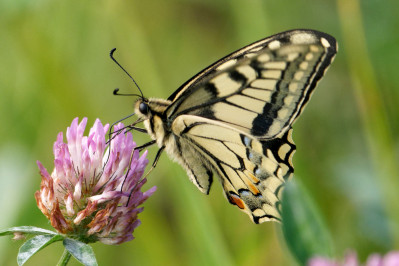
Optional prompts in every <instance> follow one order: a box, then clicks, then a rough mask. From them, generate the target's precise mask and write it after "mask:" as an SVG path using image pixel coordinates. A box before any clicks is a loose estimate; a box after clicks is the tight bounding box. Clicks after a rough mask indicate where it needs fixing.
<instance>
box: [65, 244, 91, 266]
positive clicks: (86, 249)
mask: <svg viewBox="0 0 399 266" xmlns="http://www.w3.org/2000/svg"><path fill="white" fill-rule="evenodd" d="M63 244H64V247H65V248H66V249H67V250H68V251H69V253H71V255H72V256H73V257H74V258H75V259H77V260H78V261H79V262H80V263H82V264H84V265H86V266H95V265H98V264H97V260H96V256H95V254H94V251H93V249H92V248H91V247H90V246H89V245H87V244H85V243H83V242H80V241H78V240H75V239H71V238H65V239H64V241H63Z"/></svg>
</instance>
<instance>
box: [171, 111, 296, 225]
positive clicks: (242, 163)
mask: <svg viewBox="0 0 399 266" xmlns="http://www.w3.org/2000/svg"><path fill="white" fill-rule="evenodd" d="M172 131H173V134H175V135H176V137H177V138H178V139H179V141H184V142H185V143H189V146H190V148H191V149H193V150H196V151H197V153H198V157H200V158H203V159H201V160H204V159H205V161H207V162H208V164H207V165H208V167H209V168H210V169H212V170H213V171H215V172H216V173H217V174H218V175H219V177H220V181H221V183H222V185H223V189H224V192H225V195H226V197H227V199H228V201H229V202H230V203H231V204H234V205H237V206H238V207H239V208H240V209H241V210H242V211H244V212H246V213H247V214H248V215H249V216H250V217H251V219H252V220H253V221H254V222H255V223H261V222H265V221H270V220H274V221H280V210H279V204H280V196H281V195H280V194H281V188H282V185H283V184H284V182H285V181H286V179H287V178H289V177H290V175H291V174H292V172H293V168H292V164H291V158H292V155H293V153H294V151H295V145H294V143H293V142H292V140H291V137H290V134H291V131H287V132H286V133H284V134H283V135H281V136H277V137H276V138H275V139H273V140H268V141H259V140H257V139H256V138H253V137H252V136H250V135H248V134H246V133H245V132H240V131H238V130H237V129H235V128H234V127H230V126H228V125H226V124H224V123H221V122H218V121H213V120H210V119H206V118H201V117H198V116H191V115H181V116H179V117H177V118H176V119H175V121H174V122H173V124H172ZM193 164H195V162H193ZM189 167H190V166H189ZM191 167H193V166H191ZM200 182H201V181H198V182H194V183H200Z"/></svg>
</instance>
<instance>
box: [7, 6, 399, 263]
mask: <svg viewBox="0 0 399 266" xmlns="http://www.w3.org/2000/svg"><path fill="white" fill-rule="evenodd" d="M395 10H399V2H398V1H394V0H388V1H383V2H382V1H377V0H364V1H360V0H336V1H333V0H324V1H320V0H304V1H294V0H280V1H261V0H247V1H244V0H202V1H200V0H169V1H165V0H148V1H140V0H124V1H121V0H115V1H105V0H98V1H77V0H69V1H62V0H61V1H49V0H36V1H28V0H2V1H1V2H0V48H1V49H0V108H1V112H0V118H1V119H0V121H1V127H0V210H1V218H0V228H7V227H11V226H17V225H34V226H39V227H44V228H47V229H51V227H50V225H49V223H48V222H47V220H46V218H45V217H44V216H43V215H42V213H41V212H40V211H39V210H38V208H37V207H36V203H35V200H34V196H33V194H34V192H35V191H36V190H38V189H39V186H40V175H39V174H38V169H37V166H36V163H35V162H36V160H40V161H41V162H43V164H44V165H45V166H46V167H47V168H48V169H49V171H51V169H52V165H53V163H52V161H53V155H52V145H53V142H54V141H55V138H56V135H57V133H58V132H60V131H65V130H66V127H67V126H68V125H70V123H71V121H72V119H73V118H74V117H77V116H78V117H80V118H82V117H84V116H87V117H88V118H89V123H88V125H92V124H93V123H94V120H95V118H97V117H98V118H100V119H101V121H103V122H104V123H112V122H114V121H116V120H118V119H120V118H122V117H124V116H126V115H128V114H130V113H131V112H132V107H133V98H131V97H117V96H112V91H113V89H114V88H117V87H118V88H121V91H122V92H134V93H137V91H135V90H136V89H135V88H134V86H133V84H132V83H131V81H130V80H129V79H128V78H127V77H126V75H125V74H124V73H123V72H122V71H121V70H120V69H118V68H117V67H116V65H115V64H114V63H113V62H112V61H111V60H110V59H109V56H108V52H109V51H110V49H111V48H114V47H117V49H118V50H117V52H116V57H117V58H118V59H119V61H120V63H121V64H122V65H123V66H125V67H126V69H127V70H128V71H129V72H130V73H131V74H132V75H133V76H134V78H135V79H136V81H137V82H138V83H139V84H140V86H141V88H142V90H143V92H144V94H145V96H146V97H162V98H166V97H168V95H170V94H171V93H172V92H173V91H174V90H175V89H177V88H178V87H179V86H180V85H181V84H182V83H183V82H185V81H186V80H187V79H189V78H190V77H191V76H193V75H194V74H196V73H197V72H198V71H200V70H201V69H202V68H204V67H206V66H208V65H209V64H211V63H213V62H214V61H216V60H217V59H219V58H221V57H223V56H225V55H227V54H228V53H230V52H232V51H234V50H236V49H238V48H241V47H242V46H244V45H247V44H249V43H251V42H254V41H256V40H259V39H262V38H264V37H267V36H269V35H272V34H275V33H277V32H281V31H285V30H288V29H294V28H310V29H317V30H320V31H324V32H327V33H329V34H331V35H333V36H334V37H335V38H336V39H337V40H338V43H339V52H338V55H337V57H336V59H335V62H334V63H333V65H332V67H331V68H330V69H329V71H328V72H327V75H326V76H325V78H324V79H323V80H322V81H321V82H320V84H319V86H318V88H317V90H316V92H315V94H314V96H313V97H312V100H311V101H310V103H309V105H308V107H307V109H306V111H305V112H304V113H303V115H302V117H301V118H300V119H299V121H298V122H297V123H296V124H295V125H294V135H293V137H294V140H295V142H296V144H297V153H296V155H295V157H294V164H295V167H296V177H295V178H296V179H297V180H300V181H301V183H303V185H304V187H306V189H307V191H308V194H309V197H311V198H312V199H313V200H314V203H315V204H316V206H317V207H318V209H319V210H320V213H321V215H322V217H323V219H324V221H325V222H326V225H327V228H328V229H329V230H330V231H331V234H332V236H333V243H334V249H335V254H336V255H337V256H338V257H342V256H343V255H344V254H345V253H346V252H347V251H348V250H354V251H357V252H358V254H359V257H360V258H361V260H365V258H366V257H367V256H368V255H369V254H370V253H373V252H379V253H386V252H387V251H389V250H392V249H398V248H399V234H398V228H399V227H398V226H399V196H398V193H397V191H398V188H399V179H398V177H399V176H398V151H399V139H398V135H399V134H398V133H399V112H398V104H399V90H398V88H399V75H398V74H397V71H398V66H399V65H398V62H399V49H398V48H399V30H398V29H399V19H398V17H397V13H395ZM134 134H135V140H136V141H137V142H138V143H144V142H145V141H146V140H148V137H146V136H144V135H143V134H141V133H134ZM156 150H157V149H156V148H155V147H153V148H151V149H150V158H153V157H154V155H155V152H156ZM150 160H151V159H150ZM154 185H156V186H157V187H158V190H157V192H156V193H155V194H154V196H152V197H151V198H150V199H149V200H148V201H147V202H146V203H145V205H144V206H145V211H144V212H143V213H142V214H141V215H140V219H141V220H142V225H141V226H140V227H139V228H138V229H137V230H136V231H135V232H134V235H135V237H136V239H135V240H134V241H131V242H129V243H126V244H123V245H121V246H105V245H102V244H94V245H93V247H94V250H95V252H96V254H97V258H98V262H99V263H100V265H112V264H113V265H293V264H295V261H294V260H293V258H292V257H291V255H290V253H289V251H288V250H287V247H286V246H285V244H284V241H283V237H282V233H281V227H280V225H277V224H273V223H266V224H261V225H254V224H252V223H251V221H250V220H249V219H248V217H247V215H245V214H244V213H242V212H240V211H239V210H238V209H237V208H236V207H233V206H232V205H230V204H228V203H227V202H226V200H225V199H224V197H223V195H222V193H221V187H220V185H219V184H218V183H217V181H216V182H215V184H214V186H213V188H212V190H211V194H210V196H205V195H202V194H201V193H200V192H199V191H198V190H197V189H196V188H195V186H194V185H192V184H191V183H190V182H189V180H188V178H187V177H186V174H185V172H184V171H183V170H182V169H181V168H180V167H179V166H178V165H177V164H175V163H171V160H170V159H169V158H168V157H167V156H166V155H163V156H162V158H161V159H160V162H159V163H158V166H157V168H156V169H155V170H154V171H153V172H152V173H151V175H150V176H149V181H148V184H147V186H146V187H147V188H149V187H150V186H154ZM20 245H21V242H14V241H11V240H10V239H9V238H6V237H3V238H0V264H1V265H16V254H17V252H18V247H19V246H20ZM62 250H63V248H62V246H61V243H59V244H58V243H57V244H55V245H52V246H50V247H48V248H46V249H45V250H43V251H41V252H39V253H38V254H36V255H35V256H33V257H32V258H31V259H30V260H29V261H28V263H27V265H54V264H55V263H56V262H57V261H58V259H59V257H60V256H61V254H62ZM71 265H78V263H77V262H76V261H73V262H72V263H71Z"/></svg>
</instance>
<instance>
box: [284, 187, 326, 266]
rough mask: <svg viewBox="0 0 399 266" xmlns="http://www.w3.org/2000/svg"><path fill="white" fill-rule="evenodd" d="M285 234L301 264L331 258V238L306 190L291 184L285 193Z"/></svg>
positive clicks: (289, 245)
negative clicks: (310, 260)
mask: <svg viewBox="0 0 399 266" xmlns="http://www.w3.org/2000/svg"><path fill="white" fill-rule="evenodd" d="M282 218H283V224H282V229H283V234H284V238H285V240H286V243H287V246H288V248H289V249H290V250H291V252H292V254H293V255H294V257H295V258H296V259H297V260H298V262H299V263H300V264H303V265H304V264H306V263H307V261H308V260H309V259H310V258H311V257H313V256H315V255H320V256H325V257H331V255H332V243H331V237H330V234H329V232H328V230H327V229H326V226H325V224H324V223H323V221H322V219H321V215H320V213H319V212H318V210H317V209H316V207H315V205H314V204H313V202H312V201H311V200H310V197H309V196H308V194H307V193H306V191H305V189H304V188H303V186H301V185H300V184H299V183H298V181H295V182H294V181H293V180H291V181H290V182H288V183H287V185H286V187H285V189H284V192H283V201H282Z"/></svg>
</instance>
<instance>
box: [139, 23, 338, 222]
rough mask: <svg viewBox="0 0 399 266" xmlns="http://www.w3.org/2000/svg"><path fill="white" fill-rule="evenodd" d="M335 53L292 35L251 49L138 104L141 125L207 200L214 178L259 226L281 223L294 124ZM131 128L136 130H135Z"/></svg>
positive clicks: (327, 40) (331, 46)
mask: <svg viewBox="0 0 399 266" xmlns="http://www.w3.org/2000/svg"><path fill="white" fill-rule="evenodd" d="M336 52H337V44H336V41H335V39H334V38H333V37H332V36H330V35H328V34H326V33H322V32H318V31H315V30H291V31H286V32H282V33H278V34H276V35H273V36H270V37H268V38H265V39H262V40H260V41H257V42H255V43H252V44H250V45H248V46H246V47H243V48H241V49H239V50H238V51H236V52H233V53H231V54H230V55H228V56H226V57H224V58H222V59H220V60H219V61H217V62H216V63H214V64H212V65H210V66H209V67H207V68H205V69H204V70H202V71H201V72H199V73H198V74H197V75H195V76H194V77H193V78H191V79H190V80H188V81H187V82H186V83H184V84H183V85H182V86H181V87H180V88H179V89H177V90H176V91H175V92H174V93H173V94H172V95H171V96H170V97H169V98H168V99H166V100H164V99H155V98H149V99H147V98H145V97H144V96H140V98H139V99H138V100H137V101H136V103H135V105H134V106H135V107H134V109H135V114H136V115H137V116H138V118H139V119H138V121H136V123H137V122H143V123H144V127H145V130H143V131H144V132H147V133H148V134H149V135H150V137H151V138H152V141H151V142H149V143H147V144H145V145H143V146H142V147H144V146H149V145H152V144H155V143H156V144H157V145H158V146H159V148H160V149H159V150H158V153H157V155H156V158H155V161H154V164H153V166H155V164H156V162H157V161H158V159H159V156H160V155H161V153H162V151H164V150H165V151H166V153H167V154H168V155H169V156H170V157H171V158H172V159H174V160H175V161H176V162H178V163H179V164H180V165H181V166H182V167H183V168H184V169H185V170H186V172H187V175H188V177H189V179H190V180H191V181H192V182H193V183H194V185H195V186H197V188H198V189H199V190H200V191H201V192H203V193H205V194H208V193H209V190H210V188H211V185H212V181H213V178H214V175H216V176H218V179H219V181H220V183H221V185H222V186H223V190H224V193H225V195H226V198H227V200H228V201H229V202H230V203H231V204H233V205H236V206H237V207H238V208H239V209H240V210H242V211H244V212H245V213H247V214H248V215H249V217H250V218H251V219H252V221H253V222H255V223H262V222H265V221H281V204H280V201H281V196H282V188H283V186H284V183H285V182H286V181H287V180H288V179H289V178H290V177H291V176H292V174H293V171H294V168H293V165H292V156H293V154H294V152H295V149H296V146H295V144H294V142H293V140H292V137H291V135H292V124H293V123H294V122H295V120H296V119H297V118H298V116H299V115H300V114H301V113H302V111H303V109H304V107H305V105H306V104H307V102H308V101H309V99H310V96H311V95H312V92H313V90H314V88H315V87H316V84H317V82H318V81H319V80H320V79H321V78H322V76H323V75H324V72H325V71H326V69H327V68H328V67H329V65H330V64H331V62H332V61H333V58H334V56H335V54H336ZM132 127H134V125H132Z"/></svg>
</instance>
